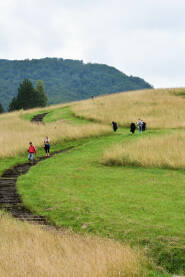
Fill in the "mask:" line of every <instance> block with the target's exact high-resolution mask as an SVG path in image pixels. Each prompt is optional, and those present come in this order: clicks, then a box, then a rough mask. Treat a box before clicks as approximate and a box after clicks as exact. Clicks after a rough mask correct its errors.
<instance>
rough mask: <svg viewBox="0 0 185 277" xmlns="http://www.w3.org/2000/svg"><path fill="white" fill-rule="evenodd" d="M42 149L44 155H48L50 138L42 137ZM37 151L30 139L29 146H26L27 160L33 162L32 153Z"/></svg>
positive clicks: (34, 153)
mask: <svg viewBox="0 0 185 277" xmlns="http://www.w3.org/2000/svg"><path fill="white" fill-rule="evenodd" d="M44 150H45V152H46V157H49V156H50V153H49V152H50V140H49V138H48V137H46V138H45V139H44ZM36 153H37V151H36V149H35V146H34V145H33V143H32V142H31V141H30V143H29V148H28V160H29V161H31V162H33V160H34V155H36Z"/></svg>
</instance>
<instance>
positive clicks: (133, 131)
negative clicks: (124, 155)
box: [130, 122, 136, 135]
mask: <svg viewBox="0 0 185 277" xmlns="http://www.w3.org/2000/svg"><path fill="white" fill-rule="evenodd" d="M135 130H136V124H135V123H133V122H132V123H131V124H130V132H131V133H132V135H133V134H134V133H135Z"/></svg>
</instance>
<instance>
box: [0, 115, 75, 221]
mask: <svg viewBox="0 0 185 277" xmlns="http://www.w3.org/2000/svg"><path fill="white" fill-rule="evenodd" d="M46 114H47V113H44V114H39V115H36V116H34V117H33V118H32V122H42V120H43V118H44V116H45V115H46ZM71 148H72V147H70V148H67V149H65V150H61V151H57V152H53V153H52V154H51V155H50V156H49V157H40V158H37V160H35V161H34V162H33V163H29V162H26V163H23V164H18V165H16V166H14V167H13V168H10V169H7V170H6V171H5V172H4V173H3V175H2V176H1V178H0V209H4V210H5V211H8V212H9V213H11V215H12V216H13V217H15V218H18V219H20V220H24V221H29V222H31V223H37V224H41V225H48V226H49V225H50V223H49V222H48V221H47V219H46V218H45V217H44V216H41V215H36V214H34V213H33V212H32V211H30V210H29V209H28V208H26V207H25V206H24V204H23V201H22V199H21V196H20V195H19V194H18V192H17V188H16V182H17V179H18V177H19V176H20V175H23V174H26V173H27V172H28V171H29V169H30V168H31V167H32V166H35V165H36V164H37V163H39V162H41V161H43V160H45V159H48V158H51V157H52V156H54V155H56V154H59V153H62V152H66V151H69V150H70V149H71Z"/></svg>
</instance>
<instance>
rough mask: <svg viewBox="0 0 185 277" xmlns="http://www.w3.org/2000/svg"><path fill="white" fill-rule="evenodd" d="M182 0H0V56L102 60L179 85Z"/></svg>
mask: <svg viewBox="0 0 185 277" xmlns="http://www.w3.org/2000/svg"><path fill="white" fill-rule="evenodd" d="M184 15H185V0H0V59H27V58H29V59H32V58H43V57H58V58H64V59H67V58H68V59H80V60H83V61H84V62H92V63H104V64H108V65H111V66H114V67H116V68H118V69H119V70H121V71H122V72H124V73H126V74H128V75H134V76H139V77H142V78H144V79H145V80H146V81H148V82H149V83H151V84H152V85H154V87H180V86H185V55H184V53H185V16H184Z"/></svg>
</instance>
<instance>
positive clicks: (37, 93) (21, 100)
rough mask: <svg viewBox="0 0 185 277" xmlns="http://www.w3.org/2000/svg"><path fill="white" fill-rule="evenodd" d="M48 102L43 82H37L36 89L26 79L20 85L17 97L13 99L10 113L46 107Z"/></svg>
mask: <svg viewBox="0 0 185 277" xmlns="http://www.w3.org/2000/svg"><path fill="white" fill-rule="evenodd" d="M47 101H48V98H47V95H46V94H45V91H44V83H43V81H41V80H39V81H37V82H36V88H34V87H33V85H32V83H31V82H30V81H29V80H28V79H25V80H24V81H23V82H22V83H20V85H19V88H18V95H17V97H14V98H13V99H12V101H11V103H10V105H9V111H14V110H19V109H25V110H26V109H31V108H35V107H45V106H46V105H47Z"/></svg>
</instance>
